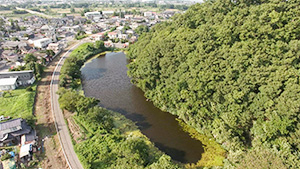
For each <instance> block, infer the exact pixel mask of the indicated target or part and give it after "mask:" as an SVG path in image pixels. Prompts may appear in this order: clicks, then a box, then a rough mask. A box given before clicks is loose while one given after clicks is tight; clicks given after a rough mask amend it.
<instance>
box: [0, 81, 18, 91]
mask: <svg viewBox="0 0 300 169" xmlns="http://www.w3.org/2000/svg"><path fill="white" fill-rule="evenodd" d="M17 79H18V78H3V79H0V91H4V90H14V89H16V88H17V87H18V83H17Z"/></svg>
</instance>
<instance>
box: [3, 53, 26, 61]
mask: <svg viewBox="0 0 300 169" xmlns="http://www.w3.org/2000/svg"><path fill="white" fill-rule="evenodd" d="M1 55H2V57H3V58H5V59H6V60H8V61H11V62H16V61H18V60H20V59H22V58H23V56H22V55H20V54H18V53H16V52H15V51H14V50H4V51H3V52H2V54H1Z"/></svg>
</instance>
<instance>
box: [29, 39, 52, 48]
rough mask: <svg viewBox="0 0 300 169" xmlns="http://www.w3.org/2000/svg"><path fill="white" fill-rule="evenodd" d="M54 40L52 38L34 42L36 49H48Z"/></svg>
mask: <svg viewBox="0 0 300 169" xmlns="http://www.w3.org/2000/svg"><path fill="white" fill-rule="evenodd" d="M51 42H52V40H51V39H50V38H43V39H38V40H35V41H33V45H34V47H37V48H44V47H47V46H48V44H49V43H51Z"/></svg>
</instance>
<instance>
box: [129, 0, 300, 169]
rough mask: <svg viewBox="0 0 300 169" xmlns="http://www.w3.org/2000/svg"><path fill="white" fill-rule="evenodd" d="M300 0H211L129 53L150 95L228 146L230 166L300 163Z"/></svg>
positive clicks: (133, 72)
mask: <svg viewBox="0 0 300 169" xmlns="http://www.w3.org/2000/svg"><path fill="white" fill-rule="evenodd" d="M299 49H300V5H299V1H296V0H288V1H281V0H261V1H251V0H245V1H240V0H237V1H227V0H215V1H211V0H208V1H206V2H204V3H202V4H196V5H193V6H191V7H190V8H189V9H188V11H187V12H186V13H184V14H182V15H177V16H176V17H173V21H171V22H164V23H161V24H158V25H155V26H154V27H153V28H152V29H151V31H150V32H149V33H145V34H143V35H142V36H141V37H140V38H139V41H138V42H137V43H135V44H134V45H133V46H131V47H130V50H129V52H128V55H127V56H128V57H129V59H131V60H132V62H131V63H130V64H129V66H128V68H129V76H131V77H132V82H133V83H134V84H136V85H137V86H138V87H140V88H141V89H142V90H143V91H144V92H145V96H146V97H147V98H148V99H150V100H151V101H153V102H154V104H155V105H156V106H157V107H160V108H161V109H162V110H164V111H167V112H171V113H172V114H175V115H177V116H179V117H180V119H182V120H183V121H184V122H186V123H187V124H189V125H190V126H192V127H193V128H195V129H196V130H197V131H198V132H200V133H202V134H205V135H208V136H211V137H213V138H215V140H216V141H217V142H218V143H220V144H221V145H222V147H223V148H225V149H226V150H227V155H226V159H225V160H224V167H225V168H261V167H263V168H300V155H299V150H300V123H299V121H300V115H299V111H300V109H299V108H300V85H299V75H300V58H299V56H300V51H299Z"/></svg>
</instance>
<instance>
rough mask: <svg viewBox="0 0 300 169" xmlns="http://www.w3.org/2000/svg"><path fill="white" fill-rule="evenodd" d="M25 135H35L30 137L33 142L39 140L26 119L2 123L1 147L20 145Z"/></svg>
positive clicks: (0, 124)
mask: <svg viewBox="0 0 300 169" xmlns="http://www.w3.org/2000/svg"><path fill="white" fill-rule="evenodd" d="M23 135H33V137H30V139H32V140H31V141H35V140H36V138H37V137H36V136H35V131H34V130H33V129H32V128H31V127H30V126H29V125H28V124H27V123H26V121H25V120H24V119H22V118H17V119H12V120H8V121H6V122H1V123H0V146H4V145H6V144H20V143H21V137H22V136H23ZM27 141H29V140H27Z"/></svg>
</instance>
